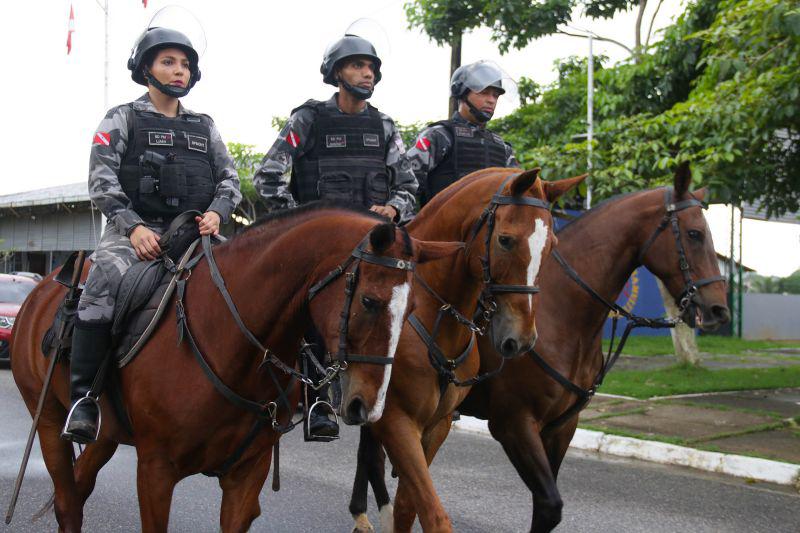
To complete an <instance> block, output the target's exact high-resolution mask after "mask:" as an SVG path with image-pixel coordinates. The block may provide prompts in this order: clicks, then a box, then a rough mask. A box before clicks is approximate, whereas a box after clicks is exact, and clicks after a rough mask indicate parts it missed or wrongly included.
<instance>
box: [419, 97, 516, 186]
mask: <svg viewBox="0 0 800 533" xmlns="http://www.w3.org/2000/svg"><path fill="white" fill-rule="evenodd" d="M450 122H451V123H452V124H454V125H458V126H465V127H468V128H470V129H473V130H478V129H482V128H484V127H485V124H474V123H472V122H470V121H468V120H467V119H465V118H464V117H462V116H461V114H460V113H459V112H458V111H456V112H455V113H453V116H452V117H450ZM453 144H454V142H453V137H452V135H451V134H450V132H449V131H447V129H446V128H445V127H444V126H441V125H438V124H434V125H431V126H429V127H427V128H425V129H424V130H422V132H420V134H419V136H417V141H416V142H415V143H414V146H412V147H411V148H410V149H409V150H408V160H409V162H410V163H411V169H412V170H413V171H414V175H416V177H417V182H418V183H419V192H420V196H421V197H423V198H424V197H425V191H426V190H427V189H426V184H427V178H428V173H430V172H431V171H433V169H435V168H436V167H437V166H438V165H439V163H441V162H442V160H443V159H444V158H445V157H446V156H447V155H448V154H449V153H450V151H451V150H452V149H453ZM505 145H506V165H505V166H507V167H518V166H519V163H518V162H517V158H516V157H514V149H513V148H512V147H511V145H510V144H508V143H505Z"/></svg>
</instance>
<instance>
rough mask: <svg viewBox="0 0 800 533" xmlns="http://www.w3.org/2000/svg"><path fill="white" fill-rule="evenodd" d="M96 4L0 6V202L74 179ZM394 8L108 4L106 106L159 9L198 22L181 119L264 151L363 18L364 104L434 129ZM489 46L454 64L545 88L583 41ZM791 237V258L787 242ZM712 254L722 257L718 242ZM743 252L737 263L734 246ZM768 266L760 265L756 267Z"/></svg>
mask: <svg viewBox="0 0 800 533" xmlns="http://www.w3.org/2000/svg"><path fill="white" fill-rule="evenodd" d="M103 1H104V0H73V1H72V2H70V1H69V0H47V1H45V2H4V5H3V15H4V24H3V30H2V31H0V50H1V51H2V52H0V53H2V63H3V67H4V79H5V83H4V91H3V92H4V94H5V95H6V96H5V102H6V103H5V106H6V107H5V110H4V121H3V122H4V126H5V127H3V128H0V139H2V146H3V153H4V155H5V157H4V168H5V176H4V179H3V180H2V181H0V195H3V194H9V193H14V192H19V191H24V190H31V189H36V188H42V187H48V186H51V185H59V184H65V183H74V182H77V181H81V180H84V179H86V176H87V162H88V155H89V147H90V143H91V139H92V136H93V134H94V131H95V128H96V126H97V124H98V123H99V121H100V120H101V118H102V117H103V116H104V114H105V109H106V108H105V106H104V103H103V71H104V69H103V61H104V53H103V51H104V47H103V39H104V31H103V11H102V10H101V8H100V7H99V6H98V3H97V2H100V3H102V2H103ZM404 3H405V0H372V1H365V0H338V1H335V2H331V1H322V0H296V1H293V2H276V1H258V2H257V1H249V2H248V1H243V0H227V1H224V2H223V1H220V0H192V1H187V0H171V1H163V0H149V1H148V7H147V8H146V9H144V8H143V6H142V2H141V1H140V0H110V1H109V4H110V14H109V54H108V61H109V69H108V72H109V91H108V107H111V106H114V105H118V104H121V103H125V102H129V101H131V100H133V99H135V98H137V97H138V96H140V95H141V94H142V93H143V92H144V88H143V87H141V86H139V85H136V84H135V83H134V82H133V81H131V79H130V72H129V71H128V70H127V68H126V62H127V59H128V56H129V54H130V49H131V46H132V45H133V42H134V41H135V39H136V37H137V36H138V35H139V34H140V33H141V32H142V30H143V29H144V28H145V27H146V26H147V23H148V22H149V20H150V18H151V17H152V16H153V15H154V14H155V13H156V12H157V11H158V10H159V9H160V8H162V7H164V6H167V5H171V4H176V5H181V6H184V7H186V8H188V9H190V10H191V11H192V13H194V14H195V15H196V17H197V18H198V19H199V20H200V21H201V22H202V25H203V27H204V29H205V33H206V37H207V42H208V46H207V51H206V53H205V55H204V56H203V57H202V58H201V60H200V67H201V70H202V72H203V77H202V80H200V82H199V83H198V84H197V85H196V86H195V88H194V89H193V90H192V92H191V94H190V95H189V96H188V97H186V98H184V99H183V101H184V103H185V105H187V107H189V108H190V109H193V110H195V111H200V112H203V113H208V114H209V115H211V116H212V117H213V118H214V120H215V121H216V123H217V126H218V128H219V130H220V132H221V133H222V136H223V139H224V140H226V141H236V142H241V143H247V144H254V145H256V146H257V147H258V149H260V150H262V151H265V150H266V149H267V148H268V147H269V145H271V144H272V142H273V140H274V138H275V135H276V134H277V132H276V131H275V130H273V129H272V127H271V125H270V121H271V118H272V117H273V116H287V115H288V114H289V112H290V110H291V109H292V108H294V107H296V106H298V105H300V104H301V103H303V102H304V101H305V100H306V99H308V98H317V99H324V98H327V97H329V96H330V95H331V94H332V92H333V88H332V87H329V86H326V85H324V84H323V83H322V80H321V75H320V74H319V65H320V62H321V59H322V54H323V51H324V50H325V48H326V46H327V45H328V44H329V43H331V42H332V41H333V40H335V39H336V38H338V37H339V36H341V35H342V34H343V33H344V31H345V29H346V28H347V27H348V26H349V25H350V24H351V23H352V22H353V21H355V20H357V19H359V18H362V17H368V18H370V19H374V20H375V21H376V22H377V23H378V24H379V25H380V26H381V27H382V28H383V29H384V30H385V34H386V36H387V37H386V41H388V46H389V48H390V50H388V51H387V50H383V51H381V54H382V56H383V57H382V59H383V68H382V72H383V80H382V81H381V83H380V84H379V85H378V86H377V88H376V91H375V95H374V97H373V98H372V100H371V101H372V103H373V104H375V105H376V106H378V107H379V108H380V109H381V110H383V111H385V112H386V113H388V114H389V115H390V116H392V117H393V118H395V120H397V121H399V122H404V123H409V122H417V121H430V120H438V119H440V118H445V112H446V109H447V107H446V106H447V96H448V80H449V60H450V56H449V49H448V48H439V47H437V46H436V45H435V44H433V43H431V42H430V41H429V40H428V39H427V37H426V36H425V35H423V34H420V33H419V32H418V31H417V30H409V29H408V28H407V26H408V24H407V22H406V17H405V12H404V10H403V4H404ZM70 4H72V5H73V6H74V10H75V33H74V34H73V39H72V53H71V54H70V55H67V53H66V38H67V22H68V17H69V8H70ZM651 4H653V5H651V6H650V10H648V13H647V14H646V16H645V20H646V21H648V22H649V20H650V18H651V16H652V9H653V8H654V5H655V2H651ZM682 9H683V2H682V1H681V0H665V1H664V4H663V5H662V7H661V9H660V11H659V13H658V16H657V18H656V23H655V28H656V29H658V28H662V27H664V26H666V25H668V24H669V23H670V22H671V21H672V20H673V18H674V17H675V16H676V15H677V14H678V13H680V12H681V11H682ZM635 18H636V14H635V13H634V12H630V13H625V14H621V15H619V16H617V17H616V18H615V19H613V20H610V21H599V22H598V21H590V20H588V19H583V18H578V19H576V20H575V22H574V25H575V26H577V27H581V28H589V29H591V30H592V31H594V32H595V33H597V34H599V35H606V36H609V37H613V38H615V39H617V40H620V41H622V42H625V43H626V44H628V45H629V46H632V44H633V28H634V21H635ZM646 27H647V24H645V30H646ZM489 37H490V34H489V32H488V31H486V30H479V31H475V32H472V33H470V34H468V35H466V36H465V38H464V44H463V49H462V60H463V62H464V63H467V62H472V61H475V60H478V59H492V60H494V61H496V62H497V63H498V64H500V66H502V67H503V68H504V69H505V70H506V71H507V72H508V73H509V74H510V75H511V76H512V77H514V78H519V77H520V76H527V77H529V78H532V79H534V80H536V81H537V82H539V83H549V82H552V81H553V80H554V79H555V72H554V71H553V62H554V61H555V60H556V59H558V58H562V57H566V56H569V55H579V56H585V55H586V54H587V51H588V46H587V42H586V40H585V39H579V38H573V37H566V36H552V37H547V38H544V39H540V40H538V41H535V42H533V43H532V44H531V45H529V46H528V47H527V48H526V49H524V50H521V51H512V52H510V53H508V54H507V55H505V56H501V55H500V54H499V53H498V52H497V49H496V47H495V45H494V44H493V43H492V42H491V40H490V38H489ZM595 53H596V54H605V55H607V56H609V57H610V58H611V59H612V62H613V61H619V60H623V59H624V58H625V56H626V52H625V51H624V50H623V49H622V48H620V47H617V46H615V45H612V44H606V43H602V42H595ZM716 233H717V230H716V229H715V235H716ZM721 233H724V231H722V232H721ZM793 235H794V234H793ZM715 238H716V237H715ZM720 238H724V236H723V235H722V234H721V235H720ZM793 239H794V242H793V244H794V246H795V249H796V247H797V244H798V241H797V239H798V236H797V235H794V236H793ZM716 240H720V239H719V238H717V239H716ZM718 249H723V248H721V247H720V246H719V245H718ZM745 253H746V256H745V258H746V260H745V263H747V249H745ZM796 255H797V254H796ZM759 257H760V256H759ZM751 262H753V261H751ZM794 262H795V263H796V264H794V266H793V267H792V266H791V265H788V264H787V265H786V266H784V267H783V269H782V270H788V272H791V271H792V270H794V269H796V268H798V267H800V258H798V259H797V260H796V261H794ZM772 264H774V262H772V261H765V268H767V269H770V268H771V266H770V265H772ZM756 268H759V267H758V266H756ZM760 270H761V269H760ZM772 270H773V271H774V270H775V269H774V268H772ZM788 272H787V273H788Z"/></svg>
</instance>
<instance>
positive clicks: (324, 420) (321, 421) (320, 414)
mask: <svg viewBox="0 0 800 533" xmlns="http://www.w3.org/2000/svg"><path fill="white" fill-rule="evenodd" d="M328 388H329V386H325V387H323V388H322V389H320V390H319V391H317V393H318V394H319V397H318V398H317V399H318V400H326V401H327V397H328V395H327V392H328ZM312 405H313V402H312ZM308 418H309V423H308V432H309V433H310V434H311V435H315V436H320V437H338V436H339V424H337V423H336V421H335V420H334V419H333V415H332V414H330V409H329V408H328V406H326V405H321V404H320V405H318V406H317V407H316V408H315V409H314V410H312V411H311V412H310V413H308Z"/></svg>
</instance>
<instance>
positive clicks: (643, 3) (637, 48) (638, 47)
mask: <svg viewBox="0 0 800 533" xmlns="http://www.w3.org/2000/svg"><path fill="white" fill-rule="evenodd" d="M646 8H647V0H639V13H638V14H637V15H636V44H635V45H634V47H633V52H634V55H633V60H634V61H635V62H636V63H638V62H639V57H640V56H641V54H642V19H643V18H644V10H645V9H646Z"/></svg>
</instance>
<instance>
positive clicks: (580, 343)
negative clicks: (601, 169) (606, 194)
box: [538, 193, 660, 369]
mask: <svg viewBox="0 0 800 533" xmlns="http://www.w3.org/2000/svg"><path fill="white" fill-rule="evenodd" d="M641 194H646V193H641ZM641 194H637V195H631V196H628V197H623V198H621V199H619V200H616V201H614V202H613V203H611V204H609V205H606V206H604V207H603V208H601V210H600V211H599V212H596V213H591V212H590V213H588V214H586V215H584V217H582V218H581V219H579V220H577V221H575V222H573V225H574V226H573V227H570V228H568V229H566V230H565V231H564V232H562V233H560V234H559V236H558V238H559V244H558V251H559V253H560V254H561V255H562V256H563V257H564V259H565V260H566V262H567V263H568V264H569V265H570V266H572V268H573V269H574V270H575V271H576V272H577V273H578V275H579V276H580V277H581V278H582V279H583V280H584V281H585V282H586V284H587V285H589V286H590V287H591V288H592V289H594V290H595V291H596V292H597V293H598V294H599V295H600V296H602V297H603V298H605V299H606V300H607V301H609V302H614V301H615V300H616V299H617V297H618V296H619V294H620V292H621V291H622V289H623V288H624V286H625V283H626V282H627V280H628V279H629V278H630V276H631V274H632V273H633V271H634V270H635V269H636V267H637V266H638V265H639V263H638V256H639V251H640V250H641V249H642V246H643V245H644V242H645V240H646V239H647V237H648V236H649V235H650V232H651V231H653V230H654V229H655V227H656V226H657V225H658V221H659V220H660V218H659V209H660V205H656V204H655V202H645V203H646V204H647V205H642V201H644V200H645V199H644V198H642V197H641ZM542 276H543V279H542V286H543V287H547V289H545V290H543V291H542V302H541V303H542V307H541V312H540V313H539V315H538V316H540V317H543V320H542V322H541V323H540V326H539V331H540V332H542V334H543V335H542V336H543V337H545V338H547V337H550V335H549V333H550V332H551V331H552V332H553V335H556V336H557V339H558V344H559V349H558V351H559V352H561V353H564V354H567V353H568V354H571V355H572V357H573V358H574V357H577V358H578V359H579V360H581V359H583V358H585V357H595V355H596V354H595V353H594V352H593V351H592V349H591V348H592V346H593V345H594V344H593V343H594V342H595V341H596V340H597V338H598V336H599V335H600V334H601V332H602V328H603V325H604V323H605V320H606V317H607V316H608V312H609V309H608V308H607V307H606V306H605V305H603V304H602V303H600V302H598V301H597V300H595V299H594V298H593V297H592V296H591V295H590V294H589V293H588V292H587V291H585V290H584V289H583V288H581V287H580V286H578V284H577V283H575V282H574V281H573V280H572V279H571V278H569V277H568V276H567V274H566V273H565V272H564V270H563V269H562V267H561V266H560V265H559V264H558V263H557V262H556V261H555V260H554V259H551V260H548V262H547V268H545V269H544V271H543V272H542ZM573 362H575V361H574V359H573ZM582 362H583V361H581V363H582ZM588 366H591V365H586V364H579V365H578V367H580V368H584V369H585V368H587V367H588Z"/></svg>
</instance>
